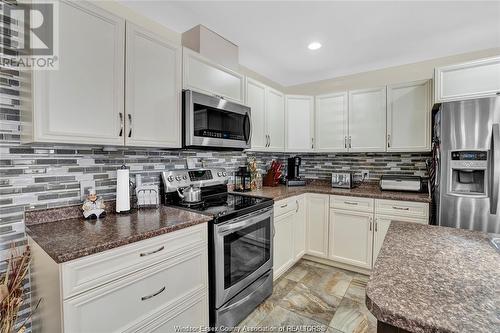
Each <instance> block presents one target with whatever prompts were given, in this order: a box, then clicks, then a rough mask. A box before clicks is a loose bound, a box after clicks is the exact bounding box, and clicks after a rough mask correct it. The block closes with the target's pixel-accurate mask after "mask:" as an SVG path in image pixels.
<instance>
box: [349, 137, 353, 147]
mask: <svg viewBox="0 0 500 333" xmlns="http://www.w3.org/2000/svg"><path fill="white" fill-rule="evenodd" d="M349 148H352V139H351V136H350V135H349Z"/></svg>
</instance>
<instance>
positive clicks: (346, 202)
mask: <svg viewBox="0 0 500 333" xmlns="http://www.w3.org/2000/svg"><path fill="white" fill-rule="evenodd" d="M344 203H345V204H346V205H356V206H357V205H358V203H357V202H352V201H344Z"/></svg>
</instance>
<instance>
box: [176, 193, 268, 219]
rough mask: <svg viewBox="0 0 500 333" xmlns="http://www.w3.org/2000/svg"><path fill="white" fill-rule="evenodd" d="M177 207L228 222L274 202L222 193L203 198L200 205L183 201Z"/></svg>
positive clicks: (266, 199)
mask: <svg viewBox="0 0 500 333" xmlns="http://www.w3.org/2000/svg"><path fill="white" fill-rule="evenodd" d="M175 205H176V206H180V207H184V208H187V209H189V210H194V211H197V212H200V213H202V214H207V215H212V216H214V218H216V219H217V220H218V221H222V220H224V221H226V220H228V219H229V218H234V217H237V216H241V215H244V214H248V213H250V212H252V211H257V210H259V209H262V208H265V207H268V206H272V205H273V200H272V199H269V198H260V197H251V196H246V195H241V194H236V193H222V194H213V195H209V196H206V197H204V198H203V201H201V202H199V203H185V202H182V201H181V202H178V203H176V204H175Z"/></svg>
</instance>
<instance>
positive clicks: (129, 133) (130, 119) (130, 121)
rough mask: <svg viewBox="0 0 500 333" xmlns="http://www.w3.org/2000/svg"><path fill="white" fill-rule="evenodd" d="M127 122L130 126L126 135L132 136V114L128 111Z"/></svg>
mask: <svg viewBox="0 0 500 333" xmlns="http://www.w3.org/2000/svg"><path fill="white" fill-rule="evenodd" d="M128 123H129V127H130V130H129V132H128V137H129V138H130V137H131V136H132V115H131V114H130V113H129V114H128Z"/></svg>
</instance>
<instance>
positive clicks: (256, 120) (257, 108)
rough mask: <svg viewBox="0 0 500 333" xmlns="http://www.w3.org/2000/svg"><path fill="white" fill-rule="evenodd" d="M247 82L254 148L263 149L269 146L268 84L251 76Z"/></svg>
mask: <svg viewBox="0 0 500 333" xmlns="http://www.w3.org/2000/svg"><path fill="white" fill-rule="evenodd" d="M246 82H247V84H246V98H247V103H246V104H247V105H248V106H249V107H250V114H251V118H252V139H251V140H252V149H257V150H262V149H264V148H266V146H267V131H266V86H265V85H263V84H262V83H260V82H257V81H255V80H252V79H250V78H247V80H246Z"/></svg>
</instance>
